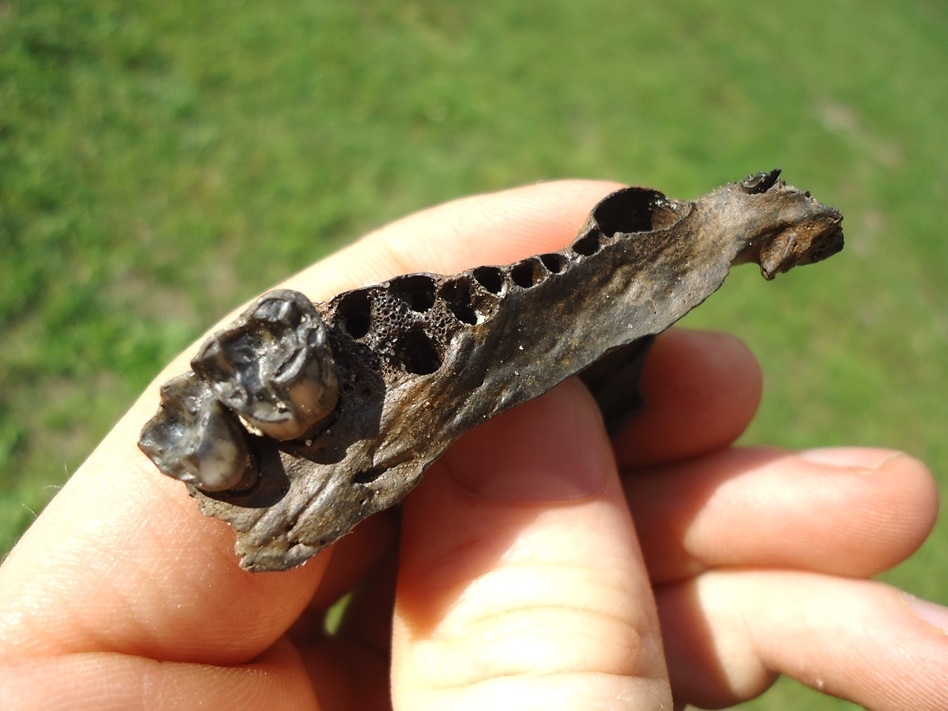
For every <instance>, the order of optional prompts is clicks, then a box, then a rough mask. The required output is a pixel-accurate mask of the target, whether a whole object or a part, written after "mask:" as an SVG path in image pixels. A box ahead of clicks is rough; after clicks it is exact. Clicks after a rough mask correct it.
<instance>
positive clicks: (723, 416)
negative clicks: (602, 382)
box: [613, 328, 762, 470]
mask: <svg viewBox="0 0 948 711" xmlns="http://www.w3.org/2000/svg"><path fill="white" fill-rule="evenodd" d="M761 388H762V378H761V372H760V366H758V364H757V360H756V358H754V355H753V353H751V352H750V350H748V348H747V346H746V345H744V343H743V342H742V341H740V340H739V339H737V338H735V337H734V336H731V335H728V334H725V333H714V332H708V331H689V330H686V329H678V328H676V329H672V330H670V331H668V332H666V333H664V334H662V335H661V336H659V337H658V338H657V339H656V340H655V344H654V345H653V346H652V349H651V351H650V352H649V354H648V356H647V358H646V360H645V367H644V369H643V371H642V382H641V391H642V397H643V398H644V400H645V410H644V411H643V412H642V414H641V415H639V416H638V417H637V418H636V419H633V420H632V421H631V422H630V423H629V424H628V425H627V426H626V427H625V428H623V429H622V431H621V432H619V434H618V435H617V436H616V437H614V440H613V444H614V446H615V451H616V460H617V461H618V463H619V468H620V470H626V469H630V468H633V467H641V466H648V465H652V464H657V463H662V462H669V461H675V460H679V459H685V458H688V457H695V456H697V455H699V454H705V453H706V452H713V451H715V450H718V449H721V448H723V447H725V446H727V445H728V444H730V443H731V442H733V441H734V440H735V439H737V438H738V437H739V436H740V435H741V434H742V433H743V432H744V430H745V429H746V428H747V425H748V424H749V423H750V421H751V419H752V418H753V417H754V413H755V412H756V411H757V406H758V404H759V403H760V394H761Z"/></svg>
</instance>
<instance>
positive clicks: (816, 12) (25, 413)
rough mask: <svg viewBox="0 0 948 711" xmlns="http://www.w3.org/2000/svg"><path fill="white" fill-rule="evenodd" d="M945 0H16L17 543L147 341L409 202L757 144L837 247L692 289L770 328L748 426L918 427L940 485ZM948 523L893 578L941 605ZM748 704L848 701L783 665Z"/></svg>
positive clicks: (5, 374) (4, 470) (4, 170)
mask: <svg viewBox="0 0 948 711" xmlns="http://www.w3.org/2000/svg"><path fill="white" fill-rule="evenodd" d="M946 36H948V5H946V4H944V3H942V2H939V1H938V0H927V1H926V0H909V1H906V2H902V3H884V2H861V1H859V0H838V1H833V2H822V1H820V2H817V1H816V0H812V1H806V2H804V1H798V2H795V3H753V4H748V3H740V4H738V3H734V4H728V3H715V2H710V1H705V0H685V1H683V2H679V3H675V4H672V3H666V4H659V3H646V2H618V1H611V0H582V1H580V0H552V1H550V2H545V3H535V4H530V5H527V4H526V3H509V2H501V1H498V0H485V1H483V2H479V3H465V2H460V1H456V0H448V1H445V0H401V1H398V2H395V1H389V0H362V1H361V2H342V1H341V0H338V1H336V0H275V1H274V2H269V3H256V2H246V1H244V0H229V1H227V2H224V1H223V0H206V1H205V2H202V3H188V2H182V1H181V0H166V1H165V2H160V3H156V2H150V1H149V2H145V1H144V0H121V1H119V0H69V2H63V1H62V0H6V1H3V0H0V333H2V339H0V555H2V554H3V553H4V552H5V551H7V550H8V549H9V548H10V547H11V546H12V544H13V543H14V541H15V540H16V538H17V537H18V536H19V535H20V533H21V532H22V531H23V530H24V529H25V527H26V526H27V525H29V523H30V521H31V520H32V519H33V518H34V516H35V515H36V513H37V512H38V511H39V510H40V509H41V508H42V507H43V505H44V504H45V503H46V502H47V501H48V499H49V498H50V497H51V496H52V495H53V494H54V493H55V491H56V489H57V488H58V487H59V486H60V485H61V484H62V482H63V481H64V480H65V478H66V477H67V476H68V474H69V473H70V472H71V471H73V470H74V469H75V468H76V467H77V466H78V465H79V464H80V463H81V461H82V460H83V458H84V457H85V456H86V455H87V454H88V452H89V451H90V450H91V448H92V447H93V446H94V445H95V443H96V442H97V440H99V439H100V438H101V437H102V436H103V435H104V434H105V432H106V431H107V430H108V428H109V427H110V425H111V424H112V423H113V422H114V421H115V420H116V419H117V418H118V417H119V416H120V415H121V414H122V412H123V411H124V409H125V408H126V407H127V406H128V405H129V404H130V402H131V401H132V399H133V398H134V396H135V395H136V394H137V393H138V392H139V391H140V390H141V389H142V388H143V387H144V386H145V385H146V384H147V383H148V382H149V380H150V379H151V378H152V377H153V376H154V375H155V374H156V373H157V371H158V370H159V369H160V367H161V366H162V365H163V364H164V363H166V362H167V361H168V360H169V359H170V358H171V357H172V356H173V355H174V354H176V353H177V352H178V351H179V350H181V349H182V348H183V347H184V346H186V345H187V344H188V343H189V342H190V341H191V340H192V339H194V338H195V337H197V336H198V335H199V334H200V333H201V332H202V331H203V330H204V329H205V328H207V327H208V326H209V325H210V324H211V323H213V322H214V321H215V320H217V319H218V318H219V317H220V316H221V315H222V314H224V313H225V312H226V311H228V310H230V309H231V308H233V307H234V306H235V305H237V304H238V303H239V302H241V301H242V300H244V299H247V298H249V297H251V296H252V295H253V294H255V293H256V292H258V291H260V290H263V289H265V288H266V287H267V286H268V285H270V284H271V283H273V282H275V281H277V280H279V279H281V278H283V277H285V276H287V275H289V274H290V273H292V272H295V271H297V270H298V269H300V268H301V267H302V266H304V265H306V264H308V263H310V262H313V261H315V260H317V259H318V258H319V257H320V256H322V255H324V254H326V253H327V252H329V251H331V250H333V249H335V248H336V247H338V246H339V245H341V244H343V243H345V242H346V241H348V240H351V239H353V238H355V237H357V236H358V235H360V234H362V233H363V232H365V231H367V230H368V229H370V228H372V227H374V226H378V225H380V224H383V223H385V222H386V221H388V220H390V219H393V218H395V217H398V216H401V215H403V214H405V213H408V212H411V211H414V210H416V209H419V208H422V207H424V206H427V205H430V204H432V203H436V202H439V201H443V200H448V199H451V198H454V197H458V196H462V195H465V194H469V193H472V192H478V191H485V190H495V189H499V188H504V187H508V186H514V185H518V184H522V183H528V182H532V181H538V180H547V179H552V178H558V177H591V178H611V179H615V180H619V181H623V182H626V183H633V184H644V185H650V186H653V187H657V188H658V189H660V190H662V191H664V192H666V193H667V194H669V195H671V196H673V197H679V198H686V197H693V196H696V195H699V194H702V193H704V192H707V191H708V190H710V189H712V188H714V187H716V186H717V185H719V184H721V183H724V182H729V181H733V180H736V179H739V178H742V177H743V176H744V175H746V174H747V173H750V172H756V171H759V170H765V169H770V168H773V167H777V166H779V167H781V168H783V169H784V176H785V177H786V178H787V180H788V181H789V182H790V183H792V184H795V185H797V186H799V187H801V188H806V189H809V190H811V191H812V192H813V193H814V194H815V195H816V196H817V197H818V198H819V199H820V200H821V201H823V202H825V203H827V204H830V205H833V206H835V207H838V208H839V209H841V210H842V211H843V213H844V214H845V215H846V222H845V228H846V235H847V248H846V250H845V251H844V252H843V253H842V254H841V255H839V256H837V257H834V258H833V259H832V260H831V261H830V262H827V263H825V264H821V265H817V266H813V267H807V268H806V269H801V270H798V271H795V272H793V273H791V274H789V275H784V276H780V277H778V279H777V280H776V281H775V282H773V283H769V284H767V283H764V282H763V281H761V279H760V276H759V275H758V274H757V272H756V270H755V269H753V268H745V269H739V270H736V271H735V273H734V274H733V275H732V276H731V278H730V280H729V283H728V285H727V287H726V288H725V289H723V290H722V291H721V293H719V294H717V295H715V296H714V297H713V298H712V299H711V300H710V301H709V302H708V303H707V304H705V305H704V306H703V307H702V308H701V309H700V310H699V311H698V312H696V313H695V314H694V315H692V316H690V317H688V319H687V322H688V323H689V324H690V325H692V326H702V327H710V328H718V329H727V330H730V331H733V332H735V333H737V334H739V335H740V336H742V337H743V338H745V339H746V340H747V341H748V342H749V343H750V344H751V346H752V347H753V348H754V350H755V351H756V352H757V354H758V355H759V357H760V359H761V361H762V363H763V366H764V369H765V372H766V395H765V400H764V404H763V407H762V411H761V413H760V416H759V418H758V419H757V420H756V422H755V424H754V425H753V427H752V428H751V430H750V432H749V433H748V434H747V436H746V438H745V439H746V441H748V442H761V443H773V444H779V445H784V446H788V447H809V446H823V445H833V444H868V445H879V446H887V447H895V448H900V449H905V450H907V451H909V452H911V453H913V454H915V455H917V456H919V457H921V458H923V459H925V460H926V461H927V462H928V463H929V464H930V465H931V467H932V468H933V470H934V471H935V473H936V475H937V476H938V477H939V480H940V482H941V483H942V491H943V492H945V493H948V443H946V438H945V432H946V430H948V383H946V379H945V374H944V368H945V364H946V363H948V239H946V236H945V230H944V226H943V225H944V221H945V217H944V205H945V202H946V198H948V159H946V148H948V120H946V116H948V44H946V42H945V38H946ZM946 573H948V521H946V518H945V517H942V522H941V523H940V525H939V527H938V528H937V529H936V531H935V533H934V535H933V536H932V538H931V539H930V540H929V542H928V543H927V544H926V545H925V547H924V548H923V549H922V550H921V551H920V553H919V554H918V555H917V556H915V557H914V558H913V559H912V560H911V561H910V562H908V563H906V564H904V565H902V566H900V567H899V568H898V569H896V570H895V571H893V572H892V573H890V574H888V575H886V579H887V580H889V581H891V582H893V583H895V584H898V585H901V586H903V587H905V588H908V589H909V590H911V591H912V592H914V593H916V594H918V595H922V596H925V597H928V598H930V599H934V600H937V601H940V602H942V603H948V574H946ZM742 708H747V709H804V708H806V709H816V708H819V709H843V708H851V706H850V705H848V704H844V703H842V702H837V701H834V700H826V699H822V697H818V696H817V695H816V694H815V693H813V692H810V691H808V690H806V689H803V688H802V687H800V686H798V685H795V684H793V683H790V682H781V683H779V684H778V685H777V687H776V688H775V689H774V690H772V691H771V692H769V693H768V694H766V695H765V696H764V697H762V698H761V699H759V700H757V701H755V702H751V703H749V704H747V705H745V706H743V707H742Z"/></svg>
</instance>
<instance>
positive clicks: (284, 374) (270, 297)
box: [191, 289, 339, 441]
mask: <svg viewBox="0 0 948 711" xmlns="http://www.w3.org/2000/svg"><path fill="white" fill-rule="evenodd" d="M191 367H192V368H194V372H195V373H197V374H198V375H200V376H201V377H202V378H204V379H205V380H206V381H207V382H208V383H209V384H210V387H211V389H212V390H213V391H214V394H215V395H216V396H217V398H218V399H219V400H220V401H221V402H222V403H223V404H224V405H226V406H227V407H229V408H230V409H232V410H233V411H234V412H236V413H237V414H239V415H240V416H241V417H242V418H244V419H245V420H246V421H247V422H248V423H250V424H251V425H253V426H254V427H256V428H258V429H259V430H260V431H261V432H262V433H263V434H265V435H267V436H269V437H273V438H274V439H277V440H281V441H285V440H291V439H297V438H299V437H302V436H303V435H305V434H307V433H309V432H310V430H311V429H312V428H313V427H314V426H315V425H317V424H318V423H319V422H320V421H321V420H324V419H326V417H327V416H328V415H329V414H330V413H331V412H332V411H333V409H334V408H335V407H336V403H337V402H338V399H339V383H338V380H337V377H336V365H335V362H334V361H333V357H332V351H331V349H330V348H329V344H328V343H327V340H326V328H325V326H324V325H323V322H322V319H320V317H319V314H318V313H317V312H316V309H315V308H314V307H313V304H312V303H311V302H310V300H309V299H307V298H306V297H305V296H304V295H303V294H301V293H299V292H297V291H291V290H289V289H278V290H276V291H271V292H269V293H267V294H265V295H264V296H262V297H260V298H259V299H258V300H257V302H256V303H255V304H254V305H253V306H251V307H250V308H249V309H248V310H247V311H245V312H244V313H243V315H241V316H240V318H238V319H237V320H236V321H235V322H234V323H233V324H232V325H231V326H230V327H229V328H227V329H225V330H223V331H219V332H218V333H215V334H214V335H213V336H211V337H210V338H209V339H208V340H207V342H205V344H204V346H202V348H201V350H200V352H199V353H198V354H197V356H195V358H194V360H192V361H191Z"/></svg>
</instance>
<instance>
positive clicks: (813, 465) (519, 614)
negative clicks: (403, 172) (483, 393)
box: [0, 182, 948, 711]
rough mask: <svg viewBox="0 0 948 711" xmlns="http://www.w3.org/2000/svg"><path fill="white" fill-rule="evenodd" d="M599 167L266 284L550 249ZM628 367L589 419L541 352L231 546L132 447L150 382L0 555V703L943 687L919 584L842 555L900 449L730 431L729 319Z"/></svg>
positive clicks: (415, 703)
mask: <svg viewBox="0 0 948 711" xmlns="http://www.w3.org/2000/svg"><path fill="white" fill-rule="evenodd" d="M614 187H615V186H612V185H607V184H604V183H587V182H583V183H580V182H564V183H553V184H548V185H540V186H533V187H529V188H524V189H520V190H515V191H509V192H506V193H500V194H497V195H490V196H482V197H476V198H470V199H467V200H463V201H459V202H456V203H451V204H449V205H446V206H442V207H438V208H434V209H432V210H429V211H426V212H423V213H420V214H418V215H415V216H412V217H409V218H406V219H405V220H402V221H400V222H397V223H395V224H393V225H390V226H389V227H387V228H384V229H383V230H380V231H379V232H377V233H375V234H373V235H370V236H369V237H367V238H366V239H365V240H363V241H361V242H359V243H357V244H355V245H353V246H352V247H350V248H348V249H346V250H344V251H342V252H340V253H338V254H336V255H334V256H332V257H330V258H329V259H327V260H324V261H323V262H321V263H320V264H318V265H316V266H314V267H312V268H310V269H308V270H306V271H305V272H303V273H301V274H300V275H298V276H297V277H294V278H293V279H291V280H290V281H289V282H288V283H287V284H286V285H287V286H289V287H291V288H295V289H299V290H300V291H303V292H304V293H307V294H308V295H309V296H311V297H312V298H313V299H314V300H316V301H319V300H322V299H325V298H327V297H329V296H331V295H333V294H335V293H337V292H339V291H341V290H343V289H347V288H352V287H354V286H357V285H360V284H363V283H367V282H371V281H380V280H384V279H386V278H388V277H390V276H394V275H396V274H399V273H405V272H410V271H435V272H441V273H451V272H456V271H459V270H462V269H464V268H467V267H470V266H473V265H476V264H481V263H506V262H511V261H514V260H515V259H518V258H521V257H523V256H526V255H528V254H534V253H540V252H545V251H549V250H551V249H556V248H559V247H560V246H562V245H563V244H565V243H567V242H568V241H569V239H570V238H572V236H573V235H574V233H575V231H576V228H577V227H578V226H579V225H580V224H581V223H582V222H583V220H584V219H585V216H586V214H587V212H588V209H589V207H590V206H591V205H592V204H594V203H595V202H596V201H597V200H598V199H600V198H601V197H602V196H603V195H605V194H606V193H607V192H609V191H610V190H611V189H613V188H614ZM188 355H190V354H188ZM186 361H187V358H186V357H182V358H181V359H179V360H178V361H176V363H174V364H172V366H170V367H169V369H168V370H167V371H166V372H165V373H164V374H163V375H162V376H161V377H160V378H159V380H158V381H159V382H161V381H164V380H166V379H167V377H168V376H169V375H171V374H173V373H174V372H180V371H182V370H184V368H185V367H186ZM643 390H644V393H645V396H646V399H647V401H648V404H649V407H648V409H647V410H646V411H645V412H644V413H643V415H642V416H640V417H639V418H638V419H637V420H635V421H633V422H632V423H631V424H630V425H629V426H628V427H627V428H626V429H625V430H624V431H623V432H621V433H620V435H619V436H618V437H617V438H616V439H615V440H614V441H613V442H611V443H610V442H609V441H608V439H607V438H606V436H605V433H604V432H603V428H602V425H601V422H600V420H599V415H598V411H597V409H596V406H595V404H594V403H593V402H592V400H591V398H590V397H589V395H588V394H587V393H586V392H585V390H584V389H583V388H582V386H581V385H580V384H579V383H578V382H576V381H575V380H570V381H567V382H565V383H563V384H562V385H560V386H559V387H557V388H555V389H554V390H553V391H551V392H550V393H549V394H547V395H546V396H544V397H542V398H539V399H538V400H535V401H533V402H531V403H528V404H527V405H525V406H523V407H521V408H518V409H516V410H513V411H511V412H509V413H507V414H506V415H503V416H501V417H498V418H497V419H495V420H493V421H491V422H488V423H487V424H486V425H484V426H482V427H481V428H479V429H477V430H475V431H473V432H471V433H469V434H468V435H466V436H465V437H464V438H462V440H461V441H459V442H458V443H457V444H456V445H455V446H454V447H453V448H452V449H451V450H450V451H449V452H448V453H447V454H446V455H445V456H444V457H443V458H442V459H441V460H440V461H439V462H438V463H436V464H435V465H434V466H433V467H432V468H431V470H430V471H429V472H428V474H427V475H426V477H425V480H424V481H423V482H422V483H421V485H420V486H419V487H418V488H417V489H416V490H415V491H414V492H413V493H412V494H411V495H410V496H409V497H408V498H407V499H406V500H405V502H404V505H403V507H402V508H401V510H400V511H398V512H396V511H388V512H385V513H383V514H381V515H377V516H374V517H372V518H370V519H368V520H366V521H365V522H363V523H362V524H360V525H359V526H358V527H357V528H356V530H355V531H354V532H353V533H352V534H351V535H349V536H347V537H346V538H343V539H342V540H340V541H339V542H338V543H336V544H335V545H333V546H331V547H330V548H329V549H327V550H325V551H324V552H322V553H321V554H319V555H318V556H316V557H315V558H314V559H312V560H311V561H309V562H308V563H307V564H306V565H305V566H303V567H301V568H298V569H296V570H292V571H289V572H285V573H261V574H250V573H246V572H244V571H242V570H240V568H239V567H238V565H237V558H236V556H235V555H234V553H233V544H234V538H233V533H232V532H231V531H230V530H229V529H228V528H227V526H226V525H224V524H222V523H221V522H220V521H217V520H215V519H211V518H207V517H205V516H203V515H201V514H200V513H199V512H198V510H197V507H196V506H195V504H194V502H193V501H192V500H191V499H190V498H189V497H188V496H187V494H186V491H185V489H184V487H182V486H181V485H180V484H179V483H177V482H174V481H172V480H170V479H167V478H165V477H162V476H160V475H159V474H158V473H157V472H156V471H155V470H154V468H153V467H152V465H151V463H150V462H149V461H148V460H147V459H146V458H145V457H144V456H143V455H142V454H141V453H140V452H139V450H138V448H137V446H136V442H137V440H138V434H139V431H140V429H141V426H142V424H143V423H144V422H145V420H147V419H148V418H149V417H150V416H151V414H152V413H153V412H154V410H155V408H156V406H157V387H150V388H149V389H148V392H147V393H146V394H145V395H144V396H143V397H142V398H141V399H140V400H139V402H138V403H136V405H135V406H134V407H133V408H132V409H131V411H130V412H129V413H128V414H127V415H126V416H125V417H124V418H123V419H122V420H121V421H120V422H119V424H118V425H117V426H116V428H115V429H114V430H113V431H112V432H111V433H110V434H109V436H108V437H107V438H106V439H105V441H104V442H103V443H102V445H101V446H100V447H99V448H98V449H97V450H96V451H95V452H94V453H93V454H92V456H90V458H89V459H88V461H87V462H86V463H85V464H84V465H83V466H82V467H81V468H80V470H79V471H78V472H77V473H76V474H75V475H74V476H73V477H72V479H71V480H70V481H69V482H68V483H67V484H66V486H65V487H64V488H63V490H62V492H60V494H59V495H58V496H57V497H56V498H55V499H54V500H53V502H52V503H51V504H50V505H49V507H48V508H47V509H46V511H44V513H43V514H42V515H41V516H40V517H39V519H38V520H37V521H36V523H35V524H34V526H33V527H32V528H31V529H30V531H28V532H27V534H26V535H25V536H24V538H23V540H22V541H21V543H20V544H19V545H18V546H17V548H16V549H15V550H14V551H13V552H12V553H11V555H10V557H9V558H8V560H7V561H6V562H5V563H4V564H3V566H2V568H0V707H2V708H10V709H14V708H16V709H19V708H43V709H54V708H69V709H83V708H90V709H92V708H94V709H109V708H115V709H127V708H137V707H148V708H169V709H170V708H188V709H190V708H196V707H201V708H222V709H233V708H241V709H250V708H258V707H259V708H266V709H277V708H323V709H330V708H338V709H347V708H351V709H372V708H388V707H389V706H393V707H395V708H408V709H412V710H413V711H418V710H421V709H427V708H433V709H434V708H436V709H465V708H471V709H475V708H476V709H482V708H498V709H500V708H516V709H529V708H537V709H555V708H559V709H584V710H585V709H590V708H671V706H672V701H671V699H672V693H674V698H675V703H676V704H677V705H681V704H683V703H684V702H692V703H696V704H700V705H705V706H713V705H728V704H733V703H736V702H738V701H740V700H743V699H747V698H751V697H753V696H755V695H757V694H759V693H761V692H762V691H763V690H764V689H766V688H767V686H768V685H769V684H770V682H771V681H772V680H773V678H774V677H775V675H776V674H778V673H787V674H790V675H793V676H795V677H797V678H800V679H802V680H803V681H804V682H806V683H809V684H811V685H814V686H816V687H818V688H822V689H823V690H824V691H826V692H827V693H832V694H837V695H841V696H844V697H846V698H850V699H853V700H854V701H856V702H858V703H861V704H864V705H866V706H869V707H872V708H878V709H905V708H912V709H936V708H946V707H948V680H946V679H945V674H944V670H945V669H946V668H948V633H946V631H945V630H946V629H948V611H946V610H945V609H943V608H940V607H936V606H928V605H927V604H922V606H921V608H920V609H921V613H920V614H916V613H913V607H912V604H913V603H912V601H911V599H910V598H908V597H907V596H905V595H903V594H902V593H900V592H898V591H896V590H893V589H891V588H889V587H886V586H884V585H881V584H878V583H874V582H869V581H866V580H863V579H862V578H864V577H866V576H869V575H873V574H875V573H878V572H880V571H882V570H885V569H887V568H889V567H891V566H892V565H894V564H895V563H897V562H899V561H900V560H902V559H903V558H905V557H906V556H907V555H909V554H910V553H911V552H912V551H913V550H915V548H916V547H917V546H918V545H919V544H920V543H921V541H922V540H923V539H924V537H925V536H926V535H927V533H928V531H929V530H930V528H931V526H932V524H933V521H934V518H935V515H936V507H937V503H936V496H937V495H936V489H935V486H934V483H933V481H932V479H931V477H930V475H929V474H928V472H927V471H926V470H925V468H924V467H923V466H922V465H921V464H920V463H919V462H917V461H915V460H913V459H911V458H909V457H907V456H904V455H902V456H899V455H897V454H895V453H893V452H889V451H881V450H873V449H832V450H818V451H815V452H805V453H801V454H791V453H786V452H781V451H777V450H770V449H741V448H734V447H731V446H730V445H731V443H732V442H733V440H734V439H735V438H736V437H737V436H738V435H739V434H740V433H741V432H742V431H743V429H744V428H745V427H746V425H747V423H748V422H749V421H750V419H751V417H752V415H753V413H754V410H755V408H756V406H757V401H758V398H759V394H760V375H759V370H758V368H757V365H756V362H755V361H754V359H753V357H752V356H751V354H750V353H749V352H748V351H747V350H746V348H745V347H744V346H743V345H741V344H740V343H739V342H738V341H736V340H734V339H733V338H731V337H729V336H725V335H721V334H707V333H694V332H685V331H672V332H669V333H667V334H665V335H664V336H662V337H661V338H659V339H658V341H657V342H656V344H655V346H654V347H653V350H652V353H651V355H650V356H649V360H648V362H647V365H646V368H645V372H644V374H643ZM633 520H634V521H635V527H634V528H633V523H632V522H633ZM396 542H397V543H396ZM350 591H354V592H353V595H352V598H351V600H350V602H349V604H348V606H347V608H346V612H345V617H344V619H343V620H342V622H341V624H340V626H339V629H338V632H337V633H336V634H335V635H327V634H326V633H325V632H324V617H325V613H326V611H327V610H328V609H329V608H330V606H332V604H333V603H334V602H336V601H337V600H338V599H339V598H340V597H341V596H342V595H344V594H346V593H348V592H350ZM926 619H927V620H929V621H934V622H936V624H937V626H936V624H930V622H927V621H926ZM939 627H940V628H939ZM663 648H664V654H663Z"/></svg>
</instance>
